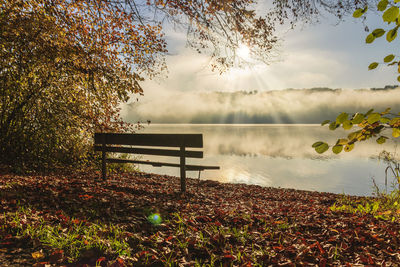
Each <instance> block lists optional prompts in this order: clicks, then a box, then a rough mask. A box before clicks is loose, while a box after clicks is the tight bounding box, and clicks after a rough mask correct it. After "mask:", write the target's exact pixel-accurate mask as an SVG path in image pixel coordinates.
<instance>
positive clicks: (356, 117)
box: [351, 113, 364, 124]
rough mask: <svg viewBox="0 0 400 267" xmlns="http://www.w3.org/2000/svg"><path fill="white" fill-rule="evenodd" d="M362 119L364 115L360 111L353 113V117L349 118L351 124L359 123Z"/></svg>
mask: <svg viewBox="0 0 400 267" xmlns="http://www.w3.org/2000/svg"><path fill="white" fill-rule="evenodd" d="M363 120H364V115H363V114H361V113H356V114H354V117H353V119H352V120H351V121H352V122H353V124H359V123H361V122H362V121H363Z"/></svg>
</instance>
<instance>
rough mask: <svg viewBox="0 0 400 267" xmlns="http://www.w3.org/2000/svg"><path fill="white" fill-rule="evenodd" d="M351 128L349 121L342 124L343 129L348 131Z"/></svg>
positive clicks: (351, 124)
mask: <svg viewBox="0 0 400 267" xmlns="http://www.w3.org/2000/svg"><path fill="white" fill-rule="evenodd" d="M352 127H353V123H352V122H351V121H349V120H347V121H344V122H343V129H345V130H350V129H351V128H352Z"/></svg>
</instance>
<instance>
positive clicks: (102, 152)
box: [101, 143, 107, 180]
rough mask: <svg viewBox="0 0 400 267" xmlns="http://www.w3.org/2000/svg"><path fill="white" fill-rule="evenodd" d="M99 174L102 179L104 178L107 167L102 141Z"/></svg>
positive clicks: (104, 147)
mask: <svg viewBox="0 0 400 267" xmlns="http://www.w3.org/2000/svg"><path fill="white" fill-rule="evenodd" d="M101 174H102V178H103V180H106V176H107V168H106V145H105V143H103V150H102V151H101Z"/></svg>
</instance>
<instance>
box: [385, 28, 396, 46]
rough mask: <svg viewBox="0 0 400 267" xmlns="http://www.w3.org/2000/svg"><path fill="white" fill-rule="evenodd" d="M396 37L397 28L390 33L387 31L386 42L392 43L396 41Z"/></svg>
mask: <svg viewBox="0 0 400 267" xmlns="http://www.w3.org/2000/svg"><path fill="white" fill-rule="evenodd" d="M396 37H397V28H394V29H391V30H390V31H388V33H387V34H386V40H387V41H388V42H389V43H390V42H391V41H393V40H394V39H396Z"/></svg>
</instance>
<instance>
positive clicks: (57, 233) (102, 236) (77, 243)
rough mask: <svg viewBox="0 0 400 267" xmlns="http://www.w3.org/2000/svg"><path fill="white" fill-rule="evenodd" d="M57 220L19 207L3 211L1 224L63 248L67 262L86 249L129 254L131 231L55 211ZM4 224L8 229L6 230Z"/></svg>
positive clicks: (33, 238)
mask: <svg viewBox="0 0 400 267" xmlns="http://www.w3.org/2000/svg"><path fill="white" fill-rule="evenodd" d="M58 216H59V218H61V220H62V221H61V222H59V223H49V222H48V221H45V220H44V219H43V218H42V217H40V216H39V215H38V214H37V212H35V211H33V210H32V209H31V208H29V207H20V208H19V209H18V210H17V211H16V212H7V213H4V214H3V216H2V217H3V218H2V225H3V227H4V228H5V229H3V230H8V231H9V232H10V233H13V234H14V235H15V236H16V237H18V238H30V239H31V240H37V241H39V242H40V243H41V244H42V245H43V246H45V247H50V248H52V249H60V250H63V251H64V253H65V254H66V255H67V256H68V257H67V260H68V262H74V261H76V260H77V259H79V258H80V257H82V256H84V255H83V254H84V253H85V252H88V251H92V250H95V251H99V252H100V253H103V254H107V253H108V254H110V253H115V254H118V255H120V256H128V257H129V256H131V253H132V247H130V245H129V243H132V240H131V239H132V238H133V237H132V236H131V234H129V233H127V232H125V231H124V230H123V229H121V228H119V227H118V226H116V225H105V224H102V223H89V222H87V221H81V220H79V219H74V218H71V219H69V218H68V217H67V216H66V215H64V214H62V213H60V214H58ZM7 226H10V227H8V228H9V229H6V227H7Z"/></svg>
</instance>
